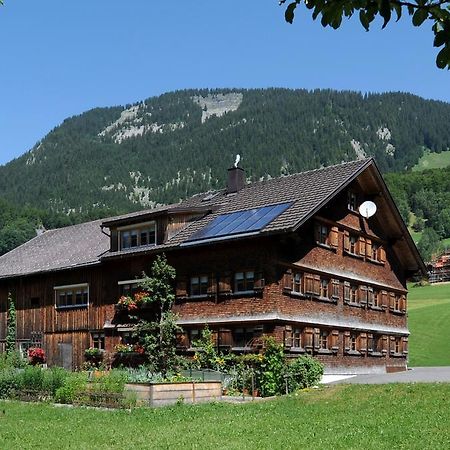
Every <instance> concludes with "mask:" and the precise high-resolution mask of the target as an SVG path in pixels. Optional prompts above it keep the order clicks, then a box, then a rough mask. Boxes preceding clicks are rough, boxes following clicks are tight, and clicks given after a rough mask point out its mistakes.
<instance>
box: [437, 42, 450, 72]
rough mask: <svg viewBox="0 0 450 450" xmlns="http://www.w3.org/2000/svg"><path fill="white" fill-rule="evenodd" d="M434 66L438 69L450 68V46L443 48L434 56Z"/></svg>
mask: <svg viewBox="0 0 450 450" xmlns="http://www.w3.org/2000/svg"><path fill="white" fill-rule="evenodd" d="M436 66H438V67H439V69H445V67H446V66H448V67H449V68H450V46H448V47H447V46H446V47H444V48H443V49H442V50H441V51H440V52H439V53H438V55H437V56H436Z"/></svg>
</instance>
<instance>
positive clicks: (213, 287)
mask: <svg viewBox="0 0 450 450" xmlns="http://www.w3.org/2000/svg"><path fill="white" fill-rule="evenodd" d="M207 292H208V295H215V294H216V293H217V280H216V274H215V273H210V274H209V275H208V291H207Z"/></svg>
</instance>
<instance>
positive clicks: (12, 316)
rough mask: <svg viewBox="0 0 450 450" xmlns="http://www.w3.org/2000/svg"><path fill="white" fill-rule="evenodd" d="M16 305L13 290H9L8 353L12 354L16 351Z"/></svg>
mask: <svg viewBox="0 0 450 450" xmlns="http://www.w3.org/2000/svg"><path fill="white" fill-rule="evenodd" d="M16 327H17V324H16V305H15V304H14V300H13V298H12V295H11V292H8V315H7V325H6V353H8V354H11V353H14V352H15V351H16Z"/></svg>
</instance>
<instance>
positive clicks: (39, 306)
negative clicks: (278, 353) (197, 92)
mask: <svg viewBox="0 0 450 450" xmlns="http://www.w3.org/2000/svg"><path fill="white" fill-rule="evenodd" d="M244 181H245V180H244V172H243V171H242V169H240V168H232V169H230V170H229V182H228V186H227V188H226V189H224V190H222V191H217V192H210V193H207V194H199V195H196V196H194V197H191V198H190V199H187V200H185V201H183V202H181V203H179V204H176V205H169V206H166V207H161V208H158V209H154V210H148V211H142V212H139V213H132V214H127V215H123V216H120V217H115V218H110V219H106V220H104V221H94V222H89V223H85V224H81V225H76V226H73V227H67V228H64V229H60V230H52V231H47V232H45V233H44V234H43V235H41V236H38V237H36V238H35V239H33V240H31V241H29V242H28V243H26V244H24V245H23V246H21V247H19V248H17V249H15V250H13V251H12V252H10V253H8V254H6V255H4V256H2V257H1V258H0V350H1V349H2V347H4V342H5V337H6V310H7V295H8V292H11V293H12V295H13V297H14V299H15V301H16V307H17V324H18V327H17V341H18V347H19V348H22V349H26V348H27V347H29V346H35V345H40V346H42V347H43V348H44V349H45V350H46V353H47V355H48V362H49V364H58V365H63V366H66V367H73V368H75V367H79V366H80V365H81V364H82V362H83V353H84V349H86V348H88V347H90V346H97V347H100V348H104V349H105V350H106V352H110V353H112V352H113V351H114V346H115V345H117V344H118V343H121V342H126V341H127V339H129V338H130V334H131V332H132V324H130V323H128V322H127V320H126V317H124V315H123V314H122V313H121V312H120V311H118V310H117V308H116V307H115V305H116V303H117V301H118V299H119V297H120V296H121V295H122V294H127V293H129V292H132V291H133V289H135V288H136V286H137V280H138V279H139V277H140V274H141V273H142V271H143V270H145V271H147V272H148V271H149V269H150V266H151V264H152V261H153V260H154V258H155V256H156V255H157V254H160V253H162V252H164V253H165V254H166V256H167V258H168V261H169V263H170V264H171V265H173V266H174V267H175V269H176V271H177V280H176V285H175V286H174V289H175V290H176V303H175V306H174V310H175V312H176V313H177V314H178V317H179V324H180V325H181V326H182V327H183V330H184V332H183V334H180V336H179V339H178V346H179V348H178V350H179V352H180V353H186V354H189V353H190V352H191V348H192V342H193V340H195V339H196V338H197V336H198V335H199V333H200V330H201V329H202V328H203V327H204V325H205V324H208V326H209V327H210V328H211V329H212V330H213V334H214V339H215V343H216V345H217V347H218V348H219V349H221V350H222V351H233V352H239V353H242V352H255V351H259V350H260V349H261V345H262V339H261V338H262V336H263V335H273V336H275V337H276V338H277V339H278V340H279V342H281V343H283V345H284V348H285V352H286V355H288V356H296V355H300V354H312V355H313V356H315V357H317V358H319V359H320V360H321V361H323V362H324V363H325V365H326V368H327V371H328V372H330V373H333V372H334V373H342V372H347V373H349V372H352V373H357V372H384V371H386V370H388V371H389V370H404V369H405V368H406V364H407V355H408V335H409V332H408V327H407V290H406V279H407V278H408V277H409V276H410V275H412V274H413V273H415V272H418V271H419V272H422V273H424V272H425V267H424V265H423V262H422V260H421V259H420V256H419V254H418V252H417V249H416V248H415V246H414V243H413V241H412V240H411V237H410V235H409V233H408V231H407V229H406V227H405V225H404V223H403V222H402V220H401V218H400V215H399V213H398V210H397V209H396V207H395V205H394V203H393V201H392V198H391V196H390V194H389V192H388V190H387V188H386V185H385V184H384V182H383V180H382V177H381V175H380V173H379V171H378V169H377V167H376V165H375V163H374V161H373V160H372V159H367V160H362V161H355V162H350V163H345V164H340V165H337V166H332V167H328V168H323V169H319V170H313V171H309V172H304V173H301V174H296V175H291V176H287V177H281V178H277V179H272V180H268V181H263V182H258V183H252V184H245V182H244ZM365 200H371V201H373V202H374V203H375V204H376V205H377V213H376V214H375V215H374V216H373V217H371V218H369V219H366V218H364V217H362V216H361V215H360V214H359V211H358V206H359V205H360V204H361V203H362V202H363V201H365Z"/></svg>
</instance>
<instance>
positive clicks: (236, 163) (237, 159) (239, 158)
mask: <svg viewBox="0 0 450 450" xmlns="http://www.w3.org/2000/svg"><path fill="white" fill-rule="evenodd" d="M240 160H241V155H239V154H238V155H236V161H234V167H237V166H238V164H239V161H240Z"/></svg>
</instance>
